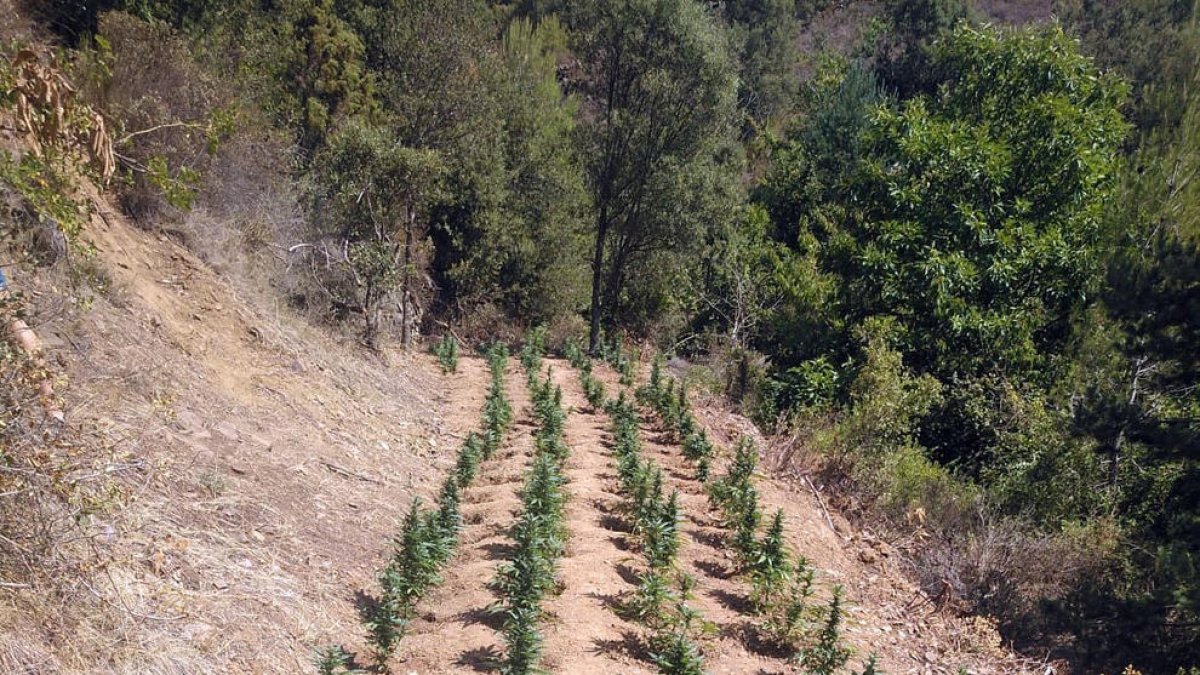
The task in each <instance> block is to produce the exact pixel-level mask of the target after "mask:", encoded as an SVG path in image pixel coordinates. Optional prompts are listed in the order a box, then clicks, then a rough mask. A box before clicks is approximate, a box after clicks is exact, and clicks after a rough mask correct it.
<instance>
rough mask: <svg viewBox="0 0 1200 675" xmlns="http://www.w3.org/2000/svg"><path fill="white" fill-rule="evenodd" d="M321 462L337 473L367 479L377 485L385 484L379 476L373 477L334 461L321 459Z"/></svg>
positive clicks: (362, 479)
mask: <svg viewBox="0 0 1200 675" xmlns="http://www.w3.org/2000/svg"><path fill="white" fill-rule="evenodd" d="M321 464H324V465H325V468H326V469H329V470H330V471H332V472H334V473H336V474H339V475H342V476H345V477H347V478H357V479H359V480H361V481H366V482H368V483H375V484H376V485H384V482H383V481H381V480H379V479H378V478H371V477H370V476H364V475H362V474H361V473H357V472H354V471H351V470H350V469H346V468H342V467H340V466H338V465H337V464H334V463H333V462H327V461H325V460H321Z"/></svg>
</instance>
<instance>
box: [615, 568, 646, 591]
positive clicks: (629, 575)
mask: <svg viewBox="0 0 1200 675" xmlns="http://www.w3.org/2000/svg"><path fill="white" fill-rule="evenodd" d="M617 574H619V575H621V578H622V579H623V580H625V583H627V584H632V585H634V586H637V585H639V584H641V583H642V580H641V578H640V577H639V576H638V573H637V571H636V570H634V569H633V568H632V567H630V566H629V565H617Z"/></svg>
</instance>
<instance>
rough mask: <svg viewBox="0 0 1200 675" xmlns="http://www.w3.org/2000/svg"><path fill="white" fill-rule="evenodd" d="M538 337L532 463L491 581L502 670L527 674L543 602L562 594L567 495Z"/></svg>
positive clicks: (533, 343)
mask: <svg viewBox="0 0 1200 675" xmlns="http://www.w3.org/2000/svg"><path fill="white" fill-rule="evenodd" d="M542 339H543V338H542V333H541V332H540V331H533V332H531V334H530V335H527V336H526V341H525V345H524V346H523V347H522V349H521V355H520V358H521V363H522V365H523V366H524V367H525V371H526V374H527V376H528V378H529V384H530V390H531V394H532V398H533V409H534V415H535V417H536V419H537V423H538V426H537V431H536V433H535V436H534V457H533V464H532V467H531V468H530V470H529V473H528V474H527V476H526V478H525V483H524V486H523V487H522V489H521V506H522V510H521V514H520V516H519V517H518V518H517V522H516V523H515V524H514V525H513V527H512V530H511V532H510V534H509V536H510V537H511V539H512V542H513V552H512V556H511V558H510V559H509V560H508V561H507V562H505V563H504V564H503V565H501V566H500V569H499V570H497V572H496V577H495V579H494V580H493V582H492V585H493V588H494V590H495V591H496V592H497V593H498V594H499V596H500V600H499V601H498V602H497V603H496V605H495V607H494V608H493V609H494V611H496V612H498V613H500V614H501V615H502V616H503V624H502V630H503V640H504V644H505V653H504V657H503V660H502V662H501V664H500V671H501V672H502V673H504V674H505V675H526V674H527V673H534V672H537V670H538V662H539V660H540V658H541V653H542V646H543V644H542V633H541V630H540V629H539V624H540V623H541V620H542V618H543V614H544V610H543V608H542V602H543V600H544V599H545V598H546V595H547V594H549V593H554V592H557V591H559V590H560V588H559V582H558V578H557V573H558V561H559V560H560V559H561V558H562V556H563V553H564V552H565V550H566V540H567V529H566V525H565V522H564V521H565V508H566V500H567V494H566V490H565V488H564V484H565V482H566V479H565V476H564V474H563V464H564V462H565V461H566V458H567V456H568V454H569V453H570V450H569V448H568V447H567V444H566V441H565V439H564V437H563V432H564V429H565V427H566V417H567V416H566V412H565V411H564V410H563V408H562V390H561V389H560V388H558V387H555V386H554V385H553V384H552V383H551V380H550V376H549V374H547V376H546V378H545V379H544V380H541V379H539V374H540V372H541V357H542V352H543V349H544V347H543V345H542Z"/></svg>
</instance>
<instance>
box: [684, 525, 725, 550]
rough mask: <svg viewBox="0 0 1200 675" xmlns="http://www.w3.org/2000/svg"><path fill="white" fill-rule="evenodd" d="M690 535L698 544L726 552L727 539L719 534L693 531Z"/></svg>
mask: <svg viewBox="0 0 1200 675" xmlns="http://www.w3.org/2000/svg"><path fill="white" fill-rule="evenodd" d="M688 535H689V536H690V537H691V538H692V540H694V541H695V542H696V543H697V544H703V545H705V546H707V547H709V548H711V549H713V550H716V551H724V550H725V537H724V536H723V535H721V534H720V533H717V532H701V531H700V530H692V531H691V532H688Z"/></svg>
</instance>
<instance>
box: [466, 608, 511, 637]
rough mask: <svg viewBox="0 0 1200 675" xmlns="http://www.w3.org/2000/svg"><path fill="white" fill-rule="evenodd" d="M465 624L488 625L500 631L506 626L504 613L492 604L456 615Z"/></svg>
mask: <svg viewBox="0 0 1200 675" xmlns="http://www.w3.org/2000/svg"><path fill="white" fill-rule="evenodd" d="M455 618H456V619H457V620H458V621H459V622H461V623H462V625H463V626H487V627H488V628H491V629H492V630H495V631H498V630H500V629H501V628H503V627H504V614H503V613H501V612H497V611H496V610H495V609H494V608H493V607H492V606H491V605H488V606H487V607H477V608H475V609H469V610H467V611H465V612H463V613H461V614H459V615H458V616H457V617H455Z"/></svg>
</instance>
